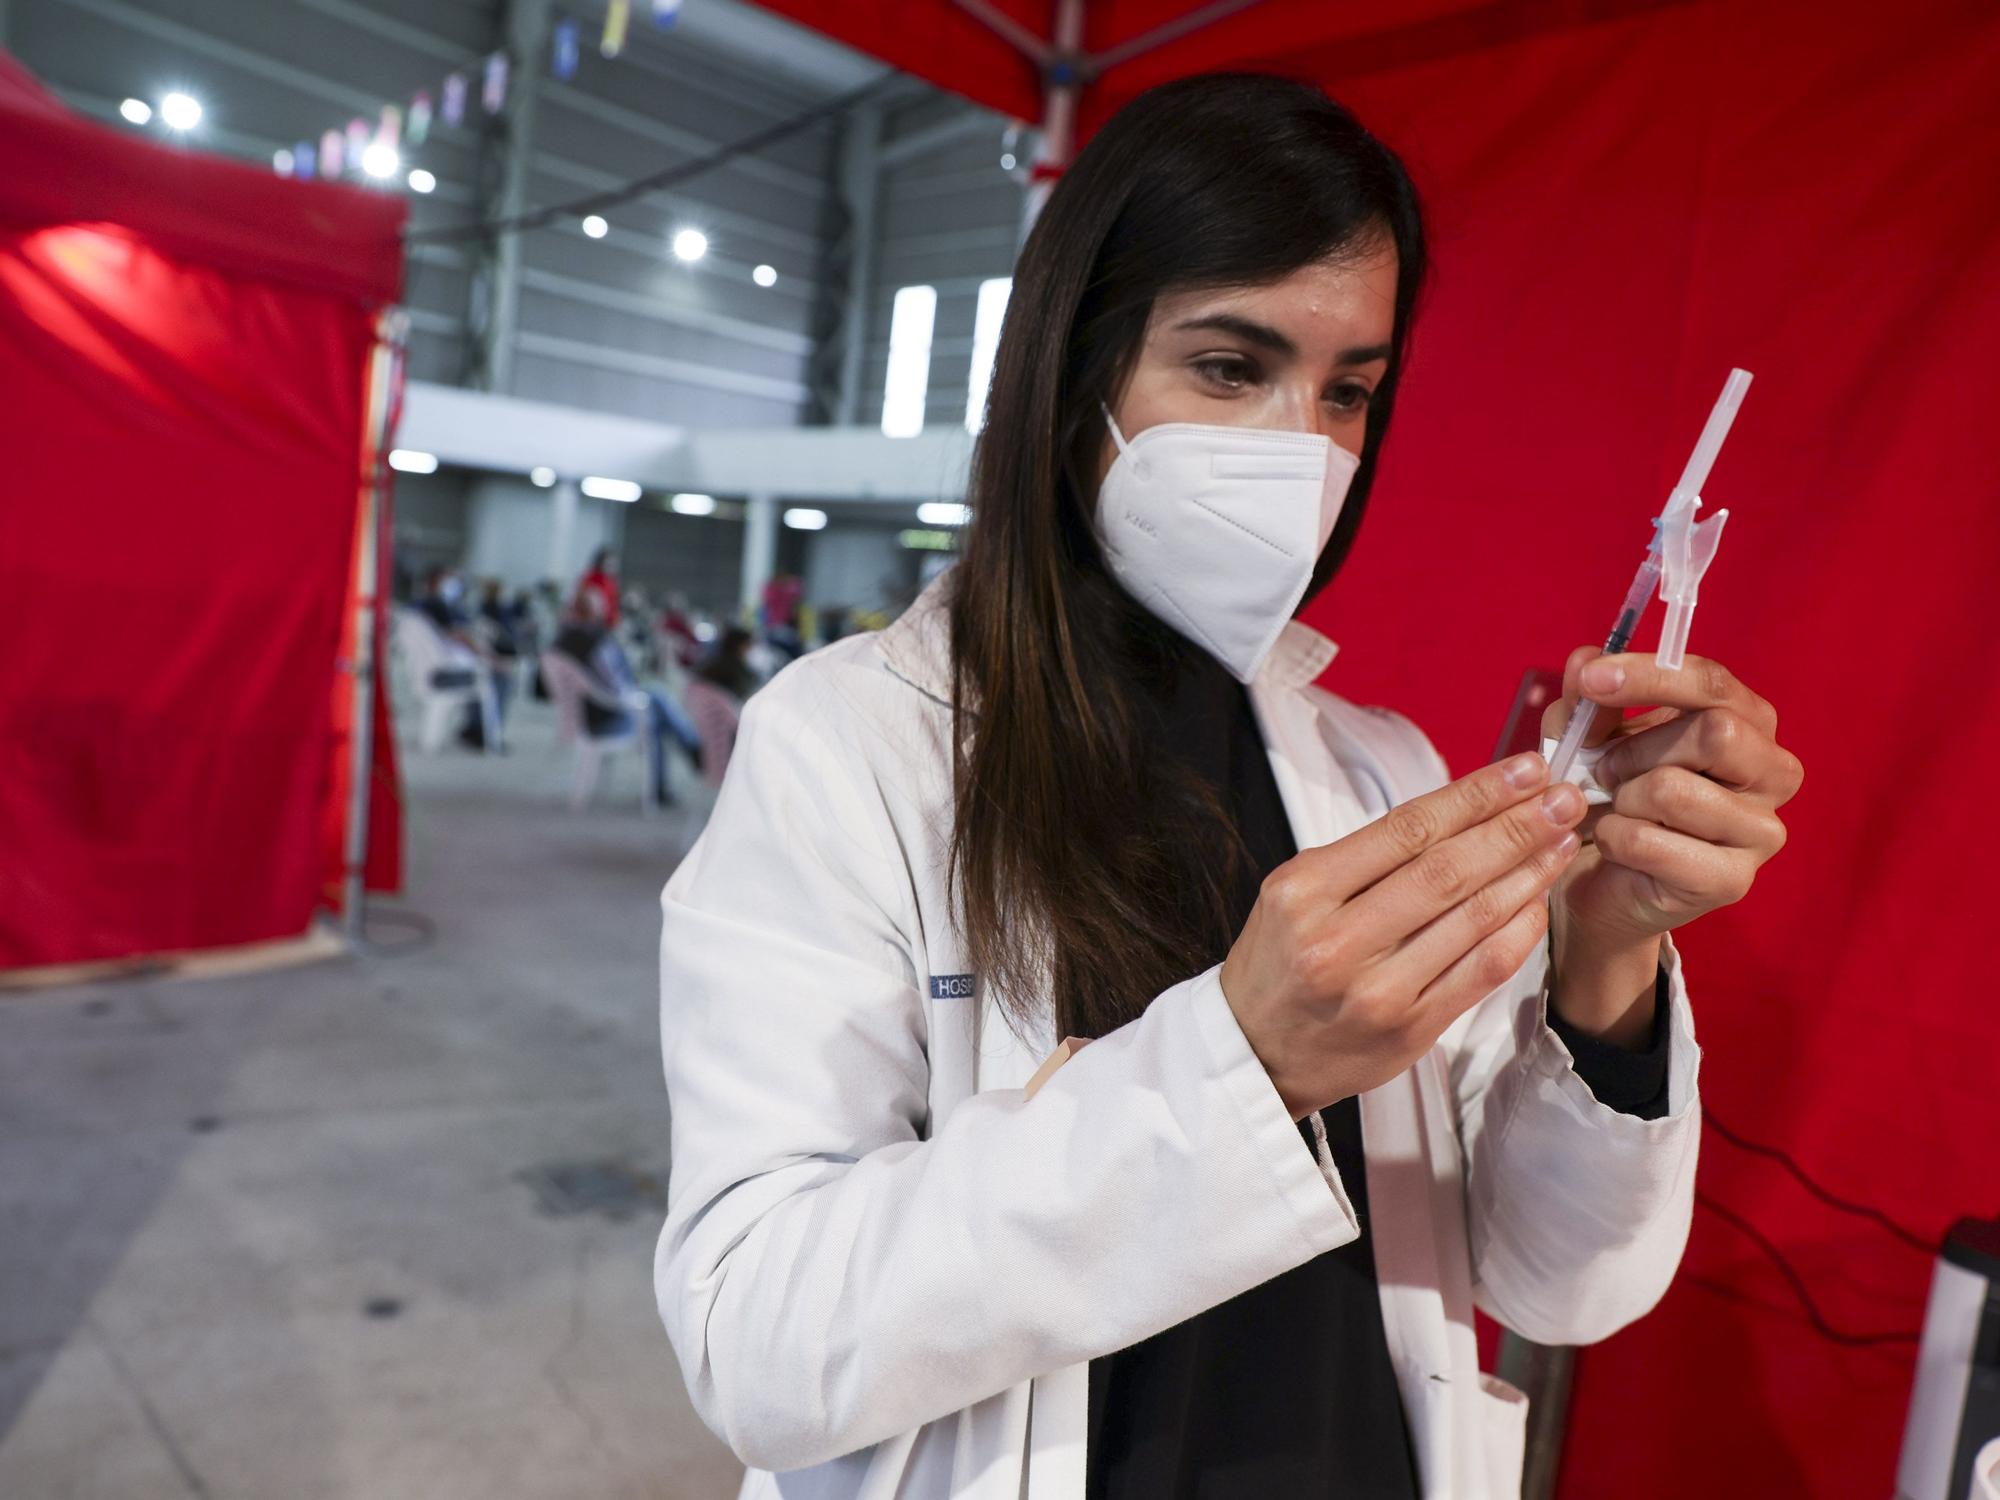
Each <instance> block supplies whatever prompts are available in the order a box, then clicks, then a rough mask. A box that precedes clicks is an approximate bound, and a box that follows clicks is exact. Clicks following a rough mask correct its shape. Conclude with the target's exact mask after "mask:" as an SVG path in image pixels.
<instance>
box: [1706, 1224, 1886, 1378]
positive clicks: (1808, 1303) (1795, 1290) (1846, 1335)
mask: <svg viewBox="0 0 2000 1500" xmlns="http://www.w3.org/2000/svg"><path fill="white" fill-rule="evenodd" d="M1694 1201H1695V1202H1696V1203H1699V1204H1700V1205H1701V1206H1702V1207H1703V1208H1705V1209H1707V1210H1708V1211H1709V1212H1710V1213H1712V1214H1714V1215H1715V1216H1716V1217H1717V1218H1718V1219H1720V1220H1722V1221H1723V1222H1724V1223H1725V1224H1729V1225H1731V1226H1733V1227H1734V1228H1735V1229H1736V1230H1737V1231H1738V1232H1739V1233H1741V1234H1743V1235H1744V1236H1746V1237H1747V1238H1748V1239H1749V1240H1750V1241H1751V1242H1752V1243H1753V1244H1755V1245H1756V1246H1757V1248H1758V1249H1759V1250H1761V1251H1763V1252H1764V1255H1765V1258H1766V1259H1768V1260H1769V1261H1770V1262H1771V1264H1772V1265H1774V1266H1776V1267H1777V1268H1778V1271H1779V1273H1780V1274H1781V1275H1782V1276H1783V1277H1784V1278H1785V1280H1786V1282H1787V1283H1788V1284H1789V1285H1790V1286H1791V1289H1792V1295H1793V1296H1794V1297H1796V1298H1798V1299H1799V1306H1801V1307H1802V1308H1804V1309H1805V1314H1806V1318H1807V1320H1808V1321H1809V1322H1810V1323H1811V1324H1812V1326H1813V1331H1814V1332H1815V1333H1817V1334H1819V1335H1820V1337H1822V1338H1825V1339H1829V1340H1831V1341H1832V1342H1833V1343H1836V1344H1844V1345H1846V1346H1847V1347H1849V1348H1872V1347H1875V1346H1877V1345H1880V1344H1915V1343H1920V1342H1921V1341H1922V1339H1923V1334H1922V1333H1921V1332H1918V1331H1904V1330H1897V1331H1894V1332H1883V1333H1853V1332H1850V1331H1848V1330H1846V1329H1842V1328H1836V1327H1834V1326H1833V1324H1832V1323H1830V1322H1828V1321H1827V1318H1826V1315H1825V1314H1824V1313H1822V1312H1821V1311H1820V1308H1819V1304H1818V1303H1817V1302H1815V1301H1813V1297H1812V1293H1811V1292H1809V1291H1807V1290H1806V1283H1805V1278H1804V1277H1803V1276H1801V1275H1799V1273H1798V1270H1797V1268H1796V1267H1794V1266H1793V1265H1792V1263H1791V1261H1789V1260H1787V1259H1786V1258H1785V1252H1784V1251H1782V1250H1780V1249H1779V1248H1778V1247H1777V1246H1776V1245H1774V1244H1773V1243H1771V1241H1770V1240H1769V1239H1768V1238H1767V1237H1766V1236H1765V1234H1764V1232H1763V1231H1762V1230H1761V1229H1759V1228H1758V1227H1757V1226H1756V1225H1754V1224H1752V1223H1751V1222H1750V1221H1749V1220H1748V1219H1746V1218H1744V1217H1742V1215H1740V1214H1738V1213H1736V1212H1734V1211H1733V1210H1731V1209H1727V1208H1724V1207H1723V1206H1722V1205H1721V1204H1720V1203H1717V1202H1716V1201H1715V1200H1714V1199H1713V1198H1711V1197H1709V1196H1708V1194H1706V1193H1704V1192H1702V1191H1700V1190H1699V1189H1697V1190H1696V1191H1695V1195H1694Z"/></svg>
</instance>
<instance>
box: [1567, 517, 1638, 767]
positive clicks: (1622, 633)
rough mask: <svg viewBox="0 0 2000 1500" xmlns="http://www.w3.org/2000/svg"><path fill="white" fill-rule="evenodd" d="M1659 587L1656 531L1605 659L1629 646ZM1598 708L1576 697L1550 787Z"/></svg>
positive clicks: (1586, 732)
mask: <svg viewBox="0 0 2000 1500" xmlns="http://www.w3.org/2000/svg"><path fill="white" fill-rule="evenodd" d="M1659 586H1660V533H1659V532H1658V531H1657V530H1656V531H1654V533H1653V545H1652V546H1650V547H1648V548H1647V549H1646V560H1645V561H1644V562H1642V563H1640V564H1639V571H1638V572H1637V573H1635V574H1634V575H1633V576H1632V587H1631V588H1629V589H1627V590H1626V592H1625V602H1624V603H1623V604H1621V605H1619V606H1618V623H1617V624H1616V625H1614V626H1612V627H1611V634H1610V635H1608V636H1607V637H1605V640H1604V654H1605V655H1606V656H1612V655H1615V654H1616V653H1618V652H1620V651H1623V650H1624V649H1625V648H1626V647H1627V646H1629V645H1630V644H1631V643H1632V633H1633V632H1634V631H1635V630H1637V629H1638V628H1639V621H1640V619H1641V618H1643V617H1644V615H1645V613H1646V606H1647V605H1648V604H1651V603H1652V602H1653V593H1654V591H1655V590H1656V589H1658V588H1659ZM1597 707H1598V706H1597V705H1596V704H1595V703H1592V702H1591V701H1590V700H1589V699H1588V698H1582V697H1579V698H1578V699H1577V700H1576V707H1575V708H1574V709H1573V710H1572V711H1571V712H1570V716H1569V724H1568V725H1567V726H1566V727H1565V728H1564V729H1563V735H1562V738H1561V739H1560V740H1559V741H1557V742H1556V753H1555V754H1554V755H1552V756H1550V757H1549V785H1551V786H1554V785H1555V784H1556V783H1557V782H1559V781H1561V780H1562V779H1563V777H1564V776H1566V775H1568V774H1569V768H1570V763H1571V762H1572V761H1574V760H1575V759H1576V752H1577V751H1578V750H1580V749H1582V748H1583V742H1584V739H1585V738H1586V737H1587V736H1588V735H1589V734H1590V726H1591V725H1593V724H1595V723H1596V722H1597Z"/></svg>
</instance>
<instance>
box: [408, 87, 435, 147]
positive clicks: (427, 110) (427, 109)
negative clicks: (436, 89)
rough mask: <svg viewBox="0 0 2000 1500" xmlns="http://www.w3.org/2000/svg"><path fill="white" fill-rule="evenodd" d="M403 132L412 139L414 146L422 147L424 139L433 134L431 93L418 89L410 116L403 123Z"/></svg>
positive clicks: (411, 142) (412, 101)
mask: <svg viewBox="0 0 2000 1500" xmlns="http://www.w3.org/2000/svg"><path fill="white" fill-rule="evenodd" d="M403 131H404V133H405V134H406V135H408V136H409V138H410V144H411V145H412V146H421V145H422V144H423V143H424V138H425V137H426V136H428V135H429V134H430V133H431V91H430V90H429V89H418V90H417V93H416V97H415V98H413V99H411V100H410V115H409V118H408V119H407V120H405V121H404V122H403Z"/></svg>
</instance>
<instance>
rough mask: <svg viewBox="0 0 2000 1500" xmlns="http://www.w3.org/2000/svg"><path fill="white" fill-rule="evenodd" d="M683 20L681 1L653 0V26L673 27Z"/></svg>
mask: <svg viewBox="0 0 2000 1500" xmlns="http://www.w3.org/2000/svg"><path fill="white" fill-rule="evenodd" d="M680 18H681V0H653V24H654V25H655V26H662V27H664V26H671V25H673V24H674V22H676V21H678V20H679V19H680Z"/></svg>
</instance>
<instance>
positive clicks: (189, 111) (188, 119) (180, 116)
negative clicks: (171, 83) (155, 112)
mask: <svg viewBox="0 0 2000 1500" xmlns="http://www.w3.org/2000/svg"><path fill="white" fill-rule="evenodd" d="M160 118H161V119H162V120H164V121H165V122H166V126H167V129H169V130H192V129H194V128H195V126H197V125H199V124H200V123H201V101H200V100H199V99H197V98H195V97H194V96H193V95H191V94H169V95H167V97H166V98H164V99H162V100H161V101H160Z"/></svg>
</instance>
